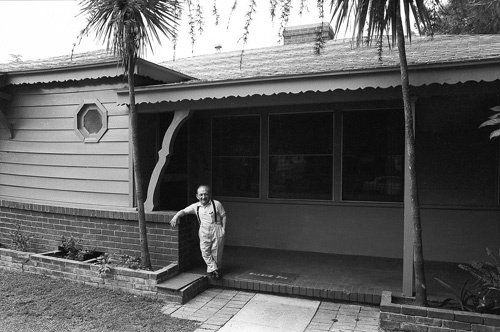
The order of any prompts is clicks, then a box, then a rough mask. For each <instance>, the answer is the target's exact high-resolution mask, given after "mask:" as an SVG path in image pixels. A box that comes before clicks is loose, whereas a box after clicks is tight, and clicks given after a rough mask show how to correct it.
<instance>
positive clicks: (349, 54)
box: [161, 35, 500, 81]
mask: <svg viewBox="0 0 500 332" xmlns="http://www.w3.org/2000/svg"><path fill="white" fill-rule="evenodd" d="M406 52H407V60H408V65H409V66H415V65H428V64H451V63H458V62H470V61H479V60H481V61H484V60H490V59H500V35H458V36H457V35H455V36H444V35H440V36H435V37H434V38H430V37H420V38H419V37H413V38H412V42H411V43H409V42H407V44H406ZM240 61H241V68H240ZM161 65H163V66H165V67H167V68H170V69H173V70H176V71H179V72H182V73H184V74H187V75H190V76H193V77H196V78H198V79H199V80H202V81H221V80H236V79H245V78H261V77H273V76H291V75H301V74H317V73H329V72H347V71H358V70H369V69H380V68H390V67H397V66H398V65H399V59H398V51H397V48H394V49H389V48H387V47H386V48H385V49H384V51H383V53H382V59H381V61H379V57H378V54H377V49H376V48H375V47H360V48H355V47H352V42H351V40H348V41H345V40H331V41H327V42H326V45H325V49H324V51H323V52H322V54H321V55H319V56H318V55H315V54H314V48H313V44H310V43H308V44H294V45H284V46H275V47H268V48H261V49H252V50H245V51H244V54H243V57H241V52H240V51H236V52H227V53H218V54H212V55H205V56H196V57H191V58H184V59H179V60H177V61H168V62H163V63H161Z"/></svg>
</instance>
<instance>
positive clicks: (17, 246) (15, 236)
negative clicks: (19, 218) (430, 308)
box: [0, 223, 33, 251]
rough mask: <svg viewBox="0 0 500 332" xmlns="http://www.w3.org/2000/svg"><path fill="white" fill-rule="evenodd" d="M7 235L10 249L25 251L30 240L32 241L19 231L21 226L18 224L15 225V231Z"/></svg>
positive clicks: (28, 236) (30, 236) (29, 236)
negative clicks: (10, 243)
mask: <svg viewBox="0 0 500 332" xmlns="http://www.w3.org/2000/svg"><path fill="white" fill-rule="evenodd" d="M9 235H10V237H11V239H12V245H11V246H12V248H13V249H14V250H19V251H27V250H28V248H29V246H30V242H31V240H32V239H33V236H32V235H26V234H25V233H24V232H23V231H22V230H21V225H20V224H19V223H18V224H16V229H15V230H14V231H12V232H10V234H9ZM0 248H1V246H0Z"/></svg>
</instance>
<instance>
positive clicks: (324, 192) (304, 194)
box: [269, 155, 333, 200]
mask: <svg viewBox="0 0 500 332" xmlns="http://www.w3.org/2000/svg"><path fill="white" fill-rule="evenodd" d="M332 167H333V157H332V156H303V155H296V156H274V157H271V158H270V165H269V182H270V188H269V197H270V198H291V199H317V200H331V199H332Z"/></svg>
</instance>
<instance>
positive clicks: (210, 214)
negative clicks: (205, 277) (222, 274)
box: [184, 200, 226, 273]
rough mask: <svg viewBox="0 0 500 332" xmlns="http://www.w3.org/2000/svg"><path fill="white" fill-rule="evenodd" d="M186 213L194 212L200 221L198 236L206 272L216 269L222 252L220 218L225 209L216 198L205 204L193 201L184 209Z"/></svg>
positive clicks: (222, 234)
mask: <svg viewBox="0 0 500 332" xmlns="http://www.w3.org/2000/svg"><path fill="white" fill-rule="evenodd" d="M184 211H185V212H186V213H189V214H196V216H197V218H198V222H199V223H200V230H199V231H198V236H199V237H200V250H201V256H202V257H203V260H204V261H205V263H206V264H207V272H208V273H211V272H214V271H217V270H219V269H220V268H221V266H222V252H223V250H224V233H225V232H224V228H223V227H222V218H224V217H225V216H226V211H225V210H224V207H223V206H222V204H221V203H220V202H219V201H217V200H210V201H208V203H207V204H206V205H203V204H202V203H200V202H198V203H194V204H191V205H190V206H188V207H187V208H185V209H184Z"/></svg>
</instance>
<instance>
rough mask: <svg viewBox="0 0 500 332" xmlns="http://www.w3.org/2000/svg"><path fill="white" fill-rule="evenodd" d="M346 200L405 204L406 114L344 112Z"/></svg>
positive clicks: (392, 112)
mask: <svg viewBox="0 0 500 332" xmlns="http://www.w3.org/2000/svg"><path fill="white" fill-rule="evenodd" d="M342 128H343V129H342V131H343V133H342V136H343V137H342V144H343V150H342V200H344V201H379V202H402V201H403V184H404V141H405V138H404V113H403V111H402V110H376V111H374V110H371V111H350V112H344V113H343V127H342Z"/></svg>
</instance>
